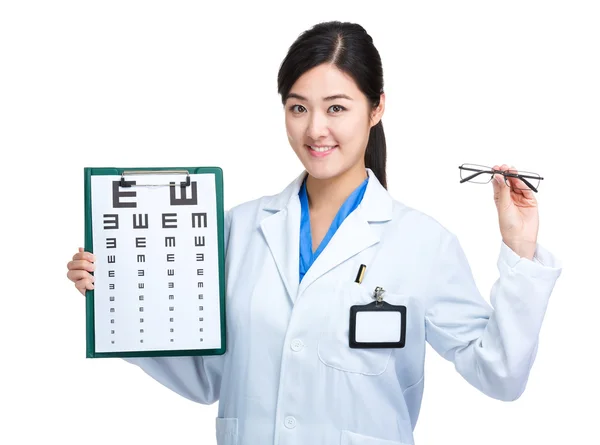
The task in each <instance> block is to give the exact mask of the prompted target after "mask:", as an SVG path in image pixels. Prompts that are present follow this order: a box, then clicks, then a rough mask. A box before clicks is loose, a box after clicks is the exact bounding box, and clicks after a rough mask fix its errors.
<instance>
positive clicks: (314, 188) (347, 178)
mask: <svg viewBox="0 0 600 445" xmlns="http://www.w3.org/2000/svg"><path fill="white" fill-rule="evenodd" d="M367 176H368V174H367V171H366V170H365V168H364V167H360V168H355V169H352V170H349V171H347V172H345V173H342V174H341V175H339V176H336V177H334V178H329V179H316V178H314V177H312V176H310V175H308V178H306V193H307V195H308V206H309V209H310V211H311V212H313V213H321V212H325V213H332V214H335V213H337V211H338V210H339V209H340V207H341V206H342V204H343V203H344V201H346V199H348V196H350V195H351V194H352V192H353V191H354V190H356V188H357V187H358V186H359V185H360V184H361V183H362V182H363V181H364V180H365V179H367Z"/></svg>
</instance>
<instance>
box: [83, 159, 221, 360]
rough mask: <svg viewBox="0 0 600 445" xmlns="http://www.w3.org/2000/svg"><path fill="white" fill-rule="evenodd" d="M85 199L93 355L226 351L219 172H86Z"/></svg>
mask: <svg viewBox="0 0 600 445" xmlns="http://www.w3.org/2000/svg"><path fill="white" fill-rule="evenodd" d="M177 195H179V196H177ZM84 203H85V205H84V208H85V250H86V251H87V252H92V253H94V254H95V255H96V270H95V271H94V272H93V273H92V274H93V275H94V277H95V283H94V287H95V288H94V289H93V290H86V357H87V358H104V357H165V356H188V355H221V354H224V353H225V351H226V325H225V320H226V308H225V247H224V224H225V222H224V207H223V172H222V169H221V168H219V167H156V168H152V167H139V168H116V167H86V168H84ZM161 209H162V212H161ZM108 210H110V212H108ZM166 210H168V211H166ZM100 215H102V219H99V218H100ZM131 215H133V218H130V217H131ZM190 215H191V219H190V218H189V217H190ZM202 223H204V224H202ZM120 229H123V230H122V231H121V230H120ZM163 239H164V245H162V246H159V242H158V241H160V243H162V240H163ZM186 243H187V244H186ZM140 252H144V253H140ZM191 254H193V255H194V256H193V257H190V255H191ZM140 259H143V262H139V261H140ZM207 260H208V261H207ZM165 261H166V262H168V263H165ZM127 264H128V265H129V266H127ZM132 264H134V266H135V267H134V268H133V269H132V268H131V265H132ZM166 264H168V266H167V267H166V274H165V273H164V272H165V265H166ZM178 268H179V269H178ZM205 271H206V273H204V272H205ZM191 272H193V275H194V277H193V280H192V277H191V276H190V275H191ZM201 272H202V274H201ZM127 274H130V275H127ZM117 275H119V276H117ZM134 275H135V276H134ZM175 275H177V276H175ZM182 277H183V278H182ZM177 280H179V282H178V281H177ZM192 281H193V285H194V287H195V286H196V283H197V288H195V289H194V292H193V293H192V292H190V291H191V284H190V283H192ZM132 283H133V284H132ZM136 284H137V286H135V285H136ZM163 284H165V285H166V286H163ZM132 286H134V287H135V288H134V287H132ZM186 286H187V287H186ZM163 287H164V288H163ZM178 305H179V306H178ZM178 308H179V309H180V310H179V311H177V309H178ZM109 310H110V312H109ZM138 310H139V313H135V314H134V311H138ZM142 311H144V312H142ZM196 311H197V312H196ZM108 320H110V324H108ZM207 328H208V329H207ZM119 334H120V335H119ZM163 336H164V338H163ZM168 340H170V342H169V343H166V342H167V341H168ZM204 340H207V341H206V342H204ZM138 341H139V344H137V342H138ZM144 341H146V344H145V345H144V344H143V342H144ZM109 342H112V343H109ZM133 342H135V343H136V345H134V343H133Z"/></svg>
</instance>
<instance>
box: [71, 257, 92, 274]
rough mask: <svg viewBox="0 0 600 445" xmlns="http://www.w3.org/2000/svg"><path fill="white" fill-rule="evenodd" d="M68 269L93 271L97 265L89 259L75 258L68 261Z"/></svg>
mask: <svg viewBox="0 0 600 445" xmlns="http://www.w3.org/2000/svg"><path fill="white" fill-rule="evenodd" d="M67 269H69V270H87V271H88V272H93V271H94V270H96V265H95V264H94V263H90V262H89V261H88V260H73V261H69V262H68V263H67Z"/></svg>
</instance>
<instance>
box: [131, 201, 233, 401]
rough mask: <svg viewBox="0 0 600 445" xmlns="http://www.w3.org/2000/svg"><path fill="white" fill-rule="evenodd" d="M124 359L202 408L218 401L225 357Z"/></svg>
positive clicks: (228, 222)
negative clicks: (201, 405)
mask: <svg viewBox="0 0 600 445" xmlns="http://www.w3.org/2000/svg"><path fill="white" fill-rule="evenodd" d="M230 226H231V212H229V211H226V212H225V255H227V250H228V244H229V228H230ZM226 355H227V352H226V353H225V354H223V355H213V356H183V357H124V358H123V360H125V361H126V362H129V363H131V364H133V365H136V366H139V367H140V368H141V369H142V370H143V371H144V372H145V373H146V374H148V375H149V376H151V377H152V378H153V379H155V380H156V381H158V382H159V383H160V384H162V385H164V386H166V387H167V388H169V389H171V390H172V391H175V392H176V393H177V394H179V395H181V396H183V397H185V398H187V399H189V400H192V401H194V402H197V403H202V404H204V405H210V404H212V403H214V402H216V401H217V400H218V399H219V393H220V391H221V378H222V376H223V366H224V363H225V356H226Z"/></svg>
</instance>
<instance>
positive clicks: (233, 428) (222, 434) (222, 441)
mask: <svg viewBox="0 0 600 445" xmlns="http://www.w3.org/2000/svg"><path fill="white" fill-rule="evenodd" d="M216 422H217V423H216V429H217V445H237V443H238V419H237V417H230V418H222V417H217V419H216Z"/></svg>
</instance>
